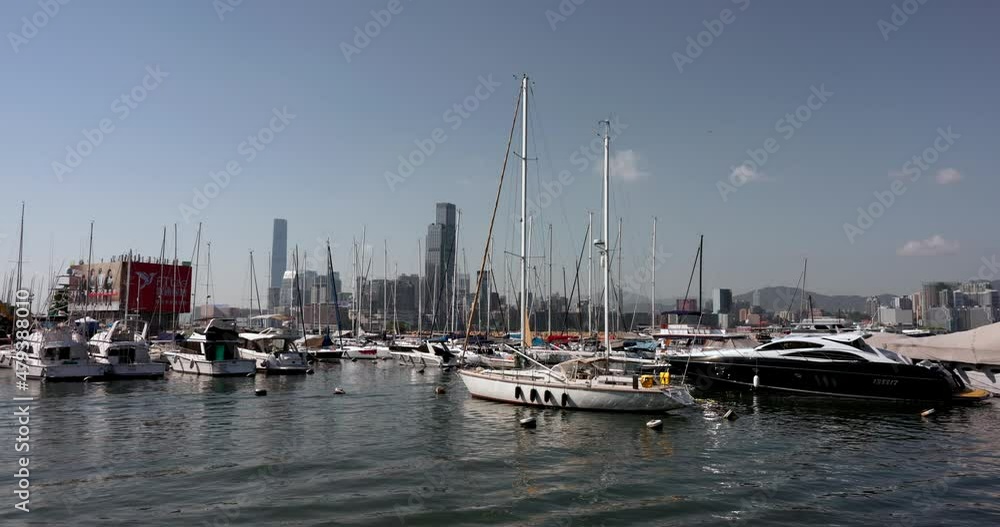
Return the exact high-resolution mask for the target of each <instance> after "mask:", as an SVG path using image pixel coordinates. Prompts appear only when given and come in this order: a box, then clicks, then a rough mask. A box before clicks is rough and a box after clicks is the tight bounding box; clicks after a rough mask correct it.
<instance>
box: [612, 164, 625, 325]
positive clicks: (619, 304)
mask: <svg viewBox="0 0 1000 527" xmlns="http://www.w3.org/2000/svg"><path fill="white" fill-rule="evenodd" d="M609 163H610V161H609ZM615 245H616V247H615V260H618V295H617V296H618V300H617V301H616V302H615V313H617V314H618V316H617V317H615V319H616V323H615V328H616V329H617V331H621V330H622V328H623V327H624V325H623V323H622V317H624V316H625V315H624V314H623V313H622V311H623V310H624V302H625V299H623V298H622V260H623V258H622V254H623V253H622V218H621V216H619V217H618V243H616V244H615Z"/></svg>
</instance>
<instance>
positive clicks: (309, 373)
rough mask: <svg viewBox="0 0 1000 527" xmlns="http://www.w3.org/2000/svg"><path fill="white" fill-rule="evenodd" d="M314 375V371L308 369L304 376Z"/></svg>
mask: <svg viewBox="0 0 1000 527" xmlns="http://www.w3.org/2000/svg"><path fill="white" fill-rule="evenodd" d="M314 373H316V371H315V370H313V369H312V368H309V369H308V370H306V374H307V375H312V374H314Z"/></svg>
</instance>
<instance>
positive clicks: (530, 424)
mask: <svg viewBox="0 0 1000 527" xmlns="http://www.w3.org/2000/svg"><path fill="white" fill-rule="evenodd" d="M518 422H519V423H520V424H521V426H522V427H524V428H535V427H536V426H537V423H536V422H535V418H534V417H526V418H524V419H521V420H520V421H518Z"/></svg>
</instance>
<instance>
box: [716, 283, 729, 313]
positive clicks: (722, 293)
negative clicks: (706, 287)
mask: <svg viewBox="0 0 1000 527" xmlns="http://www.w3.org/2000/svg"><path fill="white" fill-rule="evenodd" d="M712 307H713V309H714V311H715V314H717V315H718V314H722V313H729V312H730V311H732V310H733V290H732V289H716V290H715V291H713V292H712Z"/></svg>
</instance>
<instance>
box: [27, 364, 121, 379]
mask: <svg viewBox="0 0 1000 527" xmlns="http://www.w3.org/2000/svg"><path fill="white" fill-rule="evenodd" d="M26 366H27V368H28V371H27V376H28V378H29V379H41V380H44V381H46V382H51V381H82V380H84V379H87V378H91V379H95V380H96V379H102V378H104V377H106V376H107V374H108V370H107V367H106V366H104V365H102V364H93V363H81V364H50V365H43V364H31V363H28V364H27V365H26Z"/></svg>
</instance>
